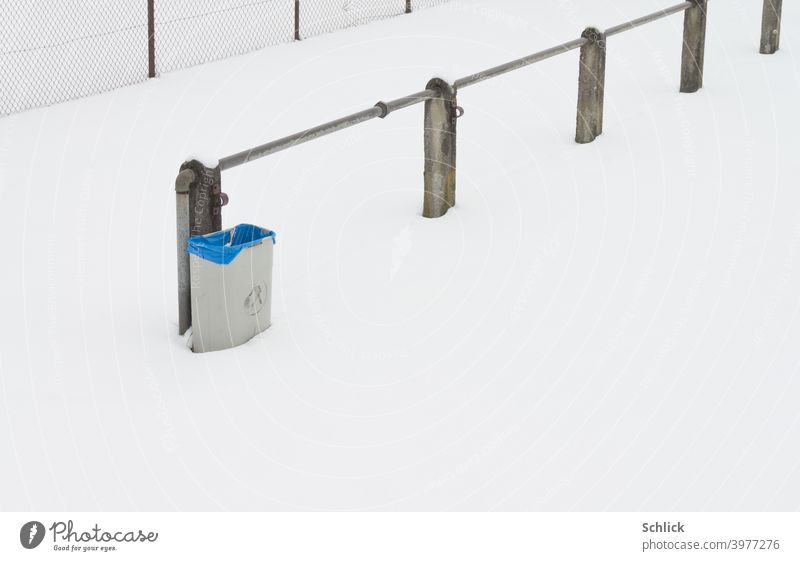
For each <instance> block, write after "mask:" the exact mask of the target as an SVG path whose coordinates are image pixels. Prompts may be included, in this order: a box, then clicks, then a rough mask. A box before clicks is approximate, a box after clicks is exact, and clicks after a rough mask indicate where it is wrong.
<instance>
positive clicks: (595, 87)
mask: <svg viewBox="0 0 800 561" xmlns="http://www.w3.org/2000/svg"><path fill="white" fill-rule="evenodd" d="M581 37H583V38H584V39H588V42H587V43H586V44H585V45H583V47H581V59H580V70H579V74H578V119H577V129H576V132H575V142H578V143H580V144H586V143H588V142H592V141H593V140H594V139H595V138H597V137H598V136H600V135H601V134H603V97H604V94H605V84H606V36H605V33H603V32H602V31H600V30H599V29H597V28H595V27H587V28H586V29H585V30H584V32H583V33H582V34H581Z"/></svg>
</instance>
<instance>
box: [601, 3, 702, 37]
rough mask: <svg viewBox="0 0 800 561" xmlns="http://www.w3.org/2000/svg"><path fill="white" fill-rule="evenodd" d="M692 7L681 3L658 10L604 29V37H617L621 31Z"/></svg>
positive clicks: (690, 4) (689, 4) (692, 4)
mask: <svg viewBox="0 0 800 561" xmlns="http://www.w3.org/2000/svg"><path fill="white" fill-rule="evenodd" d="M692 6H694V2H681V3H680V4H676V5H675V6H672V7H670V8H666V9H664V10H659V11H658V12H653V13H652V14H649V15H646V16H643V17H640V18H637V19H635V20H631V21H629V22H626V23H621V24H619V25H615V26H614V27H609V28H608V29H606V37H611V36H612V35H617V34H619V33H622V32H623V31H630V30H631V29H634V28H636V27H639V26H640V25H644V24H646V23H650V22H652V21H656V20H659V19H661V18H665V17H667V16H671V15H672V14H677V13H678V12H683V11H686V10H688V9H689V8H691V7H692Z"/></svg>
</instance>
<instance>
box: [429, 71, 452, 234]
mask: <svg viewBox="0 0 800 561" xmlns="http://www.w3.org/2000/svg"><path fill="white" fill-rule="evenodd" d="M426 89H429V90H436V91H438V92H439V95H437V96H436V97H433V98H431V99H428V100H427V101H426V102H425V173H424V181H425V199H424V202H423V209H422V215H423V216H424V217H425V218H439V217H440V216H444V215H445V214H446V213H447V211H448V210H449V209H450V208H452V207H454V206H455V204H456V119H458V117H459V116H460V111H461V110H460V108H459V107H458V105H457V102H456V90H455V89H454V88H453V86H451V85H450V84H448V83H447V82H445V81H444V80H441V79H439V78H434V79H433V80H431V81H430V82H428V85H427V86H426Z"/></svg>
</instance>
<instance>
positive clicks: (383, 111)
mask: <svg viewBox="0 0 800 561" xmlns="http://www.w3.org/2000/svg"><path fill="white" fill-rule="evenodd" d="M696 3H697V0H687V1H686V2H681V3H680V4H676V5H674V6H671V7H669V8H665V9H663V10H659V11H657V12H653V13H652V14H648V15H646V16H643V17H640V18H637V19H634V20H631V21H628V22H626V23H622V24H620V25H615V26H614V27H609V28H608V29H606V31H605V35H606V37H610V36H612V35H617V34H619V33H622V32H624V31H629V30H631V29H634V28H636V27H639V26H641V25H645V24H647V23H650V22H653V21H656V20H659V19H661V18H665V17H667V16H670V15H672V14H676V13H678V12H682V11H685V10H688V9H689V8H691V7H692V6H695V5H696ZM588 42H589V39H586V38H584V37H581V38H579V39H573V40H572V41H567V42H566V43H562V44H561V45H557V46H555V47H551V48H549V49H545V50H543V51H539V52H538V53H533V54H532V55H528V56H525V57H522V58H519V59H517V60H512V61H511V62H507V63H505V64H501V65H499V66H495V67H492V68H489V69H487V70H483V71H482V72H477V73H475V74H470V75H469V76H465V77H464V78H460V79H458V80H456V81H455V82H453V87H454V88H455V89H456V90H458V89H461V88H466V87H467V86H472V85H474V84H477V83H479V82H483V81H484V80H489V79H490V78H495V77H497V76H500V75H502V74H506V73H508V72H512V71H514V70H519V69H520V68H524V67H526V66H529V65H531V64H534V63H537V62H541V61H543V60H546V59H548V58H551V57H554V56H556V55H559V54H562V53H566V52H569V51H572V50H574V49H578V48H580V47H582V46H584V45H585V44H586V43H588ZM440 93H441V92H439V91H437V90H431V89H429V90H423V91H421V92H417V93H415V94H411V95H408V96H405V97H401V98H398V99H395V100H393V101H389V102H386V103H384V102H378V103H377V104H375V106H374V107H371V108H369V109H365V110H364V111H359V112H358V113H353V114H352V115H348V116H346V117H341V118H339V119H336V120H334V121H329V122H327V123H324V124H322V125H319V126H316V127H312V128H310V129H306V130H304V131H301V132H298V133H295V134H292V135H289V136H285V137H283V138H279V139H278V140H273V141H272V142H268V143H266V144H262V145H260V146H256V147H254V148H251V149H249V150H244V151H242V152H238V153H236V154H233V155H231V156H227V157H225V158H222V159H221V160H220V161H219V166H220V170H226V169H230V168H233V167H236V166H239V165H242V164H245V163H247V162H252V161H253V160H257V159H259V158H263V157H265V156H269V155H270V154H274V153H276V152H280V151H281V150H286V149H287V148H291V147H292V146H297V145H298V144H303V143H305V142H308V141H310V140H314V139H315V138H320V137H323V136H327V135H329V134H332V133H334V132H336V131H340V130H342V129H346V128H348V127H352V126H354V125H357V124H359V123H363V122H365V121H369V120H371V119H375V118H378V117H380V118H384V117H386V116H387V115H388V114H389V113H391V112H393V111H397V110H398V109H403V108H405V107H411V106H412V105H416V104H418V103H422V102H423V101H426V100H428V99H432V98H434V97H436V96H438V95H440Z"/></svg>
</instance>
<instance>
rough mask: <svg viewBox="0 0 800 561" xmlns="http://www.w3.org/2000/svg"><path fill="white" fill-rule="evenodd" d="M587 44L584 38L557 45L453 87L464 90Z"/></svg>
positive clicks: (458, 81)
mask: <svg viewBox="0 0 800 561" xmlns="http://www.w3.org/2000/svg"><path fill="white" fill-rule="evenodd" d="M587 42H588V39H584V38H580V39H574V40H573V41H568V42H566V43H563V44H561V45H558V46H557V47H553V48H551V49H547V50H544V51H539V52H538V53H534V54H532V55H528V56H526V57H523V58H520V59H517V60H512V61H511V62H507V63H505V64H501V65H500V66H495V67H494V68H489V69H488V70H484V71H483V72H478V73H476V74H471V75H469V76H466V77H464V78H461V79H459V80H456V81H455V83H454V84H453V85H454V86H455V88H456V89H461V88H466V87H467V86H471V85H473V84H477V83H478V82H483V81H484V80H488V79H489V78H495V77H497V76H500V75H501V74H505V73H507V72H511V71H513V70H519V69H520V68H524V67H525V66H528V65H530V64H533V63H535V62H540V61H542V60H545V59H548V58H550V57H554V56H556V55H559V54H561V53H566V52H567V51H571V50H573V49H578V48H580V47H582V46H584V45H585V44H586V43H587Z"/></svg>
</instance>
